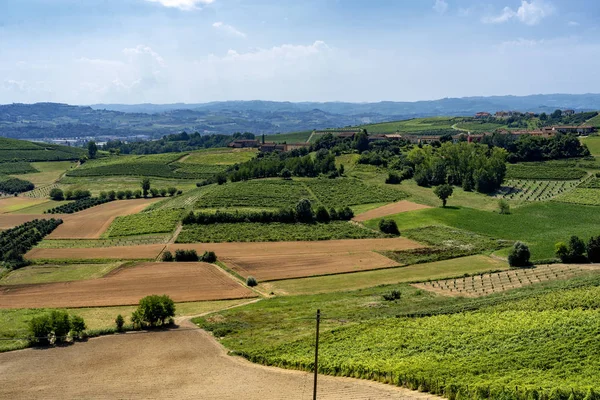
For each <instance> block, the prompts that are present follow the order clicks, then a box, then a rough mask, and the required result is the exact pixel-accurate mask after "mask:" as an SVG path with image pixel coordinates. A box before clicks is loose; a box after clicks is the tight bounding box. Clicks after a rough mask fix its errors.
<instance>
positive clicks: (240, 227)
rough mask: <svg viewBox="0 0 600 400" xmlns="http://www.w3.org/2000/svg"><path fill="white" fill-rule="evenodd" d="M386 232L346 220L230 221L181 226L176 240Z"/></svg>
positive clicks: (320, 237)
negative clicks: (323, 221)
mask: <svg viewBox="0 0 600 400" xmlns="http://www.w3.org/2000/svg"><path fill="white" fill-rule="evenodd" d="M384 236H385V235H383V234H381V233H378V232H373V231H371V230H369V229H364V228H362V227H359V226H356V225H354V224H351V223H349V222H342V221H334V222H329V223H327V224H322V223H315V224H284V223H270V224H259V223H247V222H246V223H233V224H226V223H221V224H212V225H184V227H183V230H182V231H181V233H180V234H179V237H178V238H177V243H196V242H203V243H205V242H216V243H219V242H274V241H304V240H335V239H367V238H379V237H384Z"/></svg>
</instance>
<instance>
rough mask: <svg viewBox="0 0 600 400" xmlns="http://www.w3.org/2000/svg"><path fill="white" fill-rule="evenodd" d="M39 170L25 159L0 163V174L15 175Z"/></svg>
mask: <svg viewBox="0 0 600 400" xmlns="http://www.w3.org/2000/svg"><path fill="white" fill-rule="evenodd" d="M33 172H39V171H38V170H37V169H35V168H33V167H32V166H31V164H29V163H28V162H25V161H17V162H3V163H0V175H17V174H29V173H33Z"/></svg>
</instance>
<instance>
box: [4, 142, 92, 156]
mask: <svg viewBox="0 0 600 400" xmlns="http://www.w3.org/2000/svg"><path fill="white" fill-rule="evenodd" d="M85 154H86V151H85V150H83V149H81V148H77V147H68V146H60V145H56V144H47V143H34V142H27V141H24V140H17V139H8V138H3V137H0V162H13V161H64V160H78V159H79V158H80V157H82V156H84V155H85Z"/></svg>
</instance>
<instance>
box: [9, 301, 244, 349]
mask: <svg viewBox="0 0 600 400" xmlns="http://www.w3.org/2000/svg"><path fill="white" fill-rule="evenodd" d="M246 301H248V300H220V301H200V302H189V303H178V304H176V306H175V315H176V317H178V316H184V315H185V316H192V315H198V314H202V313H206V312H210V311H216V310H220V309H224V308H227V307H231V306H234V305H237V304H240V303H243V302H246ZM135 308H136V307H135V306H120V307H88V308H67V309H65V310H66V311H67V312H69V313H70V314H74V315H79V316H81V317H82V318H83V319H84V320H85V323H86V325H87V329H88V330H92V331H94V330H103V331H111V330H113V329H114V328H115V318H116V316H117V315H119V314H121V315H123V317H124V318H125V323H126V324H127V325H129V324H131V320H130V316H131V313H132V312H133V311H134V310H135ZM50 310H51V309H26V308H25V309H0V337H3V338H14V337H24V336H27V324H28V323H29V321H30V320H31V319H32V318H33V317H35V316H38V315H41V314H44V313H46V312H49V311H50ZM26 346H27V342H26V340H2V341H0V352H2V351H8V350H14V349H21V348H24V347H26Z"/></svg>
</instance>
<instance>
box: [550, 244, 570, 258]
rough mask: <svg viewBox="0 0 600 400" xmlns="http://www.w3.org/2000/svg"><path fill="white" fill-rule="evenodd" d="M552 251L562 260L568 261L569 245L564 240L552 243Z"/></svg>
mask: <svg viewBox="0 0 600 400" xmlns="http://www.w3.org/2000/svg"><path fill="white" fill-rule="evenodd" d="M554 253H555V254H556V257H558V258H560V260H561V261H562V262H568V259H569V247H568V246H567V245H566V243H565V242H558V243H556V244H555V245H554Z"/></svg>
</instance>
